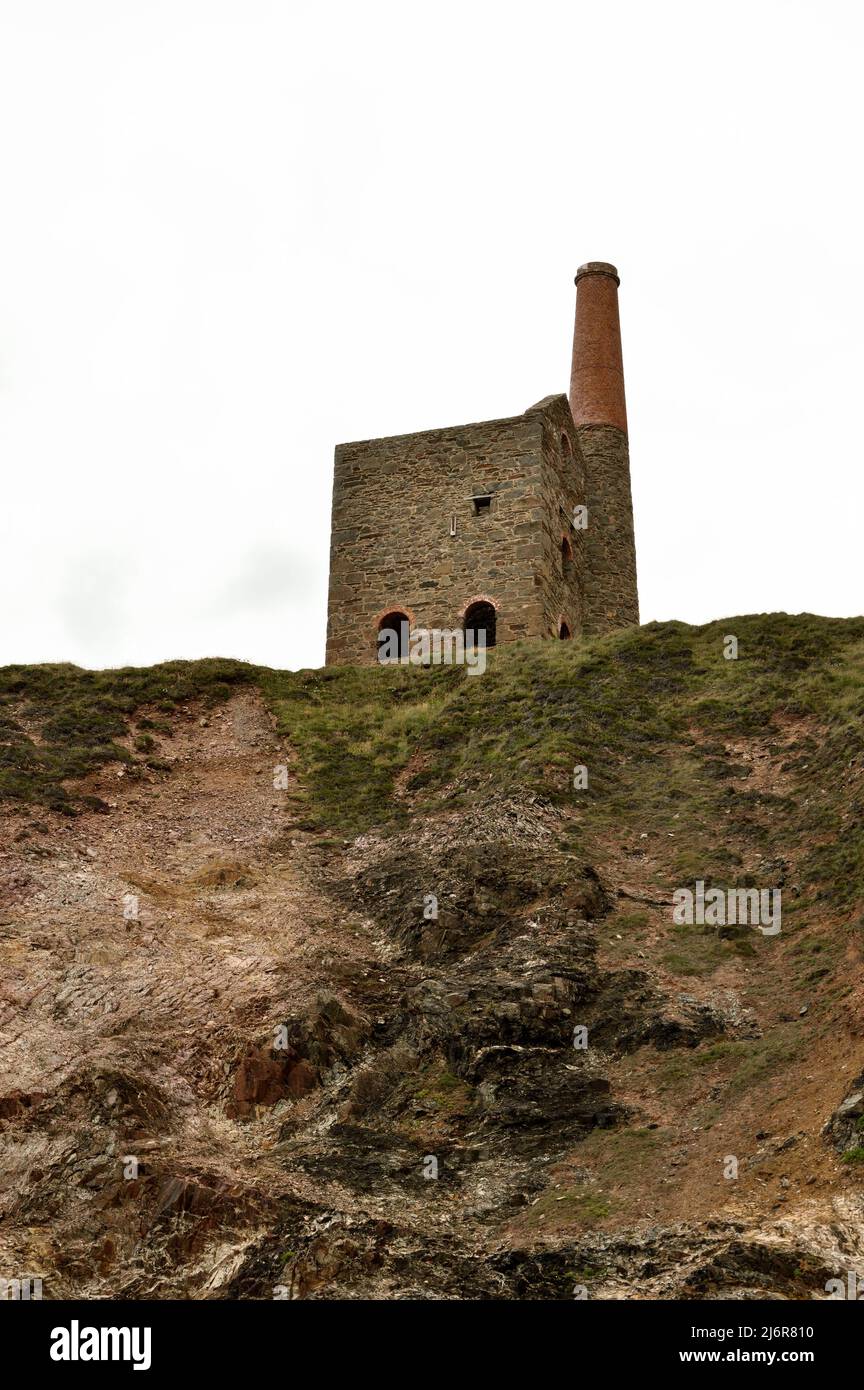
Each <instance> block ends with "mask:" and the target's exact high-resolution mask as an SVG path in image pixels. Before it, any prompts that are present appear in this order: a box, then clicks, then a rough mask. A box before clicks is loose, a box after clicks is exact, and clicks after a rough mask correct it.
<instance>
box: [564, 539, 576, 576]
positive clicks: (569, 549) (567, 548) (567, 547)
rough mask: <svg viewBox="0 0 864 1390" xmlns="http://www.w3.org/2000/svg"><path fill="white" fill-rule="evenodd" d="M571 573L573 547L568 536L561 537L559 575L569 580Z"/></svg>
mask: <svg viewBox="0 0 864 1390" xmlns="http://www.w3.org/2000/svg"><path fill="white" fill-rule="evenodd" d="M572 571H573V546H572V545H571V544H570V537H569V536H562V537H561V573H562V574H563V575H564V578H565V579H569V577H570V575H571V573H572Z"/></svg>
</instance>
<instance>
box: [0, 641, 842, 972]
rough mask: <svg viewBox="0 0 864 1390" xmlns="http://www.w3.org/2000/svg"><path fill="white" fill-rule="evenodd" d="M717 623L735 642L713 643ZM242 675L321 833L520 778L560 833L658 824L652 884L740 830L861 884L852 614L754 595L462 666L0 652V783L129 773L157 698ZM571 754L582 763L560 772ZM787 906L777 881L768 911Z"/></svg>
mask: <svg viewBox="0 0 864 1390" xmlns="http://www.w3.org/2000/svg"><path fill="white" fill-rule="evenodd" d="M729 633H734V635H735V636H736V637H737V639H738V644H739V646H738V659H737V660H725V659H724V656H723V647H724V637H725V636H726V635H727V634H729ZM249 684H254V685H257V686H258V687H259V688H260V689H261V691H262V692H263V695H264V698H265V699H266V701H267V702H268V704H269V706H270V708H271V710H272V712H273V714H274V716H275V719H276V722H277V726H278V729H279V731H280V733H281V734H282V735H283V736H284V737H285V739H286V740H289V741H290V743H291V746H292V748H293V749H294V751H295V753H296V756H297V763H296V767H297V771H298V774H299V780H298V784H297V787H296V789H295V790H292V791H290V792H286V798H288V803H287V804H289V805H290V806H291V807H292V809H293V810H294V812H295V815H296V823H297V824H298V825H300V826H302V827H306V828H308V829H311V830H315V831H318V832H320V833H321V834H324V835H326V834H328V833H329V834H331V835H343V836H344V835H350V834H356V833H358V832H360V831H363V830H366V829H368V828H370V827H372V826H373V825H384V824H387V823H390V824H395V825H398V824H399V823H400V822H404V821H405V819H406V817H407V810H408V807H409V806H410V809H411V813H412V815H416V814H419V815H426V814H430V815H431V814H434V813H435V812H436V811H437V810H439V809H440V808H442V807H445V806H452V805H454V804H455V805H460V804H461V805H465V804H470V803H478V804H484V803H486V802H487V800H488V799H489V798H490V797H491V796H498V795H508V794H518V795H520V796H523V797H524V796H525V795H531V794H534V795H537V796H538V797H540V798H542V799H543V800H544V801H547V802H552V803H554V804H557V805H560V806H562V807H566V808H567V809H568V810H569V811H570V812H572V819H571V821H570V822H569V829H568V838H567V840H565V841H564V843H568V844H569V845H570V846H571V847H572V848H574V849H575V848H577V847H578V846H579V845H580V844H581V845H582V846H584V845H585V842H586V841H587V840H588V838H589V837H590V836H591V835H602V834H603V833H604V831H608V832H610V833H614V834H615V835H616V836H618V837H620V838H621V839H622V840H623V839H626V838H627V837H632V840H633V841H634V842H635V843H636V844H637V845H638V844H639V843H640V842H641V843H642V845H643V847H644V849H645V851H646V852H647V853H649V854H650V853H651V852H652V850H653V849H654V847H655V846H658V847H659V842H661V841H662V846H663V850H664V852H663V855H662V859H663V861H664V865H665V867H663V868H662V870H658V874H659V875H660V876H659V877H658V886H659V885H660V884H663V885H665V886H666V887H668V876H669V869H668V861H670V859H671V862H672V863H673V865H674V872H675V873H676V874H677V875H679V878H680V881H681V882H682V883H686V882H688V881H690V880H692V879H694V878H695V877H697V876H698V877H703V878H705V879H706V880H709V879H710V881H711V882H712V883H713V884H715V885H717V886H730V887H731V886H736V885H737V884H738V883H739V880H740V879H741V877H742V866H741V855H740V848H741V846H742V844H745V845H746V844H747V842H748V841H750V842H751V843H752V845H753V847H754V849H756V850H758V853H759V855H760V856H762V857H765V858H769V857H771V856H773V855H776V856H777V857H778V858H780V857H782V856H783V855H784V854H785V853H787V852H788V850H789V847H790V844H791V845H797V846H798V848H799V850H800V861H801V864H802V866H803V868H802V873H803V882H802V884H801V887H802V890H803V891H805V892H806V893H807V894H808V895H809V896H816V897H818V896H824V897H826V898H829V897H830V901H831V903H832V906H833V907H834V908H836V909H840V910H842V909H844V908H846V907H851V906H852V905H853V904H854V903H855V902H859V901H861V900H862V898H864V790H862V783H861V778H860V774H859V776H858V778H857V781H856V777H855V772H856V769H860V767H861V764H862V759H864V619H849V620H840V619H829V618H819V617H813V616H812V615H808V614H802V615H798V616H795V617H792V616H789V615H786V614H767V615H757V616H751V617H739V618H730V619H726V620H724V621H723V622H722V623H712V624H709V625H707V626H705V627H700V628H697V627H690V626H688V625H687V624H685V623H675V622H673V623H652V624H648V625H647V626H646V627H643V628H638V629H628V630H626V631H624V632H621V633H616V634H614V635H611V636H609V637H604V638H597V639H594V640H591V641H572V642H530V643H529V642H525V643H514V644H512V645H510V646H507V647H501V648H498V649H496V650H495V651H493V652H491V653H490V654H489V661H488V669H487V670H486V672H485V673H484V674H483V675H481V676H471V675H468V674H467V672H466V671H465V669H464V668H462V667H438V668H432V669H431V670H423V669H422V668H416V667H387V668H379V667H369V668H363V669H358V668H352V667H342V668H325V669H322V670H318V671H298V672H284V671H269V670H264V669H261V668H257V667H254V666H249V665H245V664H243V663H240V662H233V661H220V660H209V661H197V662H169V663H167V664H165V665H163V666H157V667H153V668H152V669H149V670H148V669H137V668H136V669H127V670H118V671H103V672H92V671H83V670H80V669H79V668H77V667H73V666H35V667H21V666H18V667H6V668H5V669H3V670H2V671H0V797H2V796H5V797H11V798H17V799H19V800H23V801H29V802H35V803H41V804H43V805H46V806H48V807H51V808H53V809H56V810H60V811H66V812H70V811H74V810H75V809H77V808H78V807H80V805H81V804H82V798H81V797H80V794H79V793H78V792H76V788H75V785H74V784H75V780H76V779H79V778H81V777H83V776H84V775H85V774H86V773H88V772H91V771H93V770H94V769H96V768H98V767H99V766H100V765H101V764H104V763H105V762H107V761H110V760H112V759H120V760H122V761H123V762H124V763H126V764H127V765H128V766H129V770H130V774H134V772H135V770H136V769H141V770H143V769H144V768H150V769H151V770H158V769H159V768H160V767H164V766H166V764H165V763H164V762H161V761H160V760H159V759H158V758H157V757H154V753H158V751H159V750H158V747H154V746H151V745H150V743H149V742H147V741H146V740H148V739H151V738H153V736H154V734H160V733H165V725H166V724H167V725H168V726H169V727H170V724H171V722H172V718H175V719H176V714H177V711H178V710H182V709H188V708H189V707H190V706H193V705H195V704H198V703H201V702H203V704H204V705H205V706H206V705H208V704H213V703H216V702H218V701H220V700H224V699H226V698H227V697H228V696H229V695H230V694H231V693H232V692H233V691H234V690H236V689H237V688H238V687H240V686H243V685H249ZM754 736H758V737H759V738H761V739H763V740H765V741H766V744H767V746H768V748H769V750H770V751H773V752H774V753H775V754H776V755H777V756H778V757H779V755H780V750H781V749H782V752H783V766H784V769H785V776H786V777H787V778H788V787H787V788H786V789H785V791H784V795H783V796H777V795H771V794H768V793H767V792H766V791H765V790H762V789H761V788H760V786H759V785H758V782H757V779H753V784H752V785H750V786H748V784H747V783H748V774H749V773H750V770H751V765H750V764H748V763H747V761H746V758H744V757H743V756H742V752H741V750H740V749H739V747H738V744H739V743H741V744H742V745H743V744H745V743H746V740H748V739H751V738H753V737H754ZM121 741H122V742H121ZM156 742H157V741H156V740H155V739H154V744H156ZM163 751H164V750H163ZM577 764H584V765H585V766H586V767H587V768H588V770H589V784H588V787H587V788H585V789H584V790H580V791H579V792H578V793H577V792H574V791H573V788H572V770H573V768H574V766H576V765H577ZM586 810H590V815H588V816H585V815H584V812H585V811H586ZM732 842H734V844H735V846H736V848H730V844H731V843H732ZM797 905H798V904H796V903H795V902H793V901H791V900H790V901H789V902H788V904H787V903H785V902H784V919H785V917H786V913H787V910H788V912H790V913H791V912H792V911H793V909H794V908H795V907H796V906H797ZM634 915H635V914H634ZM634 926H635V923H634ZM671 950H672V953H673V955H674V956H675V957H676V959H677V958H678V957H680V962H681V964H682V967H685V968H686V970H687V971H689V972H693V973H700V972H701V970H702V969H707V968H709V967H710V966H711V962H712V959H714V960H719V959H720V955H719V950H720V948H718V947H717V945H716V943H713V942H712V941H711V940H710V938H706V939H705V941H704V942H703V941H696V940H694V939H692V938H687V937H685V936H681V937H677V938H676V940H675V943H674V945H673V946H672V948H671ZM670 963H671V962H670ZM815 964H817V963H816V962H814V965H815ZM818 964H820V965H821V962H819V963H818Z"/></svg>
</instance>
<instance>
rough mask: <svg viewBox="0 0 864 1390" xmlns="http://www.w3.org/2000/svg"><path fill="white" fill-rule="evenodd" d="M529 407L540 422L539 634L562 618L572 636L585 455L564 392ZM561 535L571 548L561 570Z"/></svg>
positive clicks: (578, 604) (576, 621) (577, 607)
mask: <svg viewBox="0 0 864 1390" xmlns="http://www.w3.org/2000/svg"><path fill="white" fill-rule="evenodd" d="M533 411H537V412H538V413H539V414H540V418H541V420H542V424H543V475H542V482H541V496H542V500H543V506H542V509H541V511H542V518H543V520H542V522H541V526H542V535H543V554H542V562H541V567H540V578H541V584H540V588H541V592H542V595H543V618H544V632H543V636H549V637H556V638H557V636H558V633H559V629H560V625H561V623H562V622H566V624H567V627H568V628H569V630H570V633H571V636H574V637H575V636H576V635H577V633H579V632H581V630H582V626H583V617H584V567H585V553H584V552H585V546H584V538H585V532H584V530H580V529H577V528H576V527H575V526H574V525H573V515H574V512H575V509H576V507H577V506H579V505H581V504H583V503H584V502H585V500H586V496H585V460H584V458H583V456H582V450H581V448H580V446H579V436H578V433H577V431H576V428H575V426H574V424H573V416H572V415H571V413H570V406H569V403H568V401H567V397H566V396H549V397H547V399H546V400H544V401H541V402H540V403H539V405H537V406H534V407H532V411H531V412H529V414H530V413H533ZM565 440H566V441H567V442H566V444H565V442H564V441H565ZM565 536H566V537H567V539H568V540H569V541H570V545H571V547H572V550H573V561H572V564H571V565H570V566H569V569H568V570H567V572H565V570H564V566H563V562H562V554H561V542H562V539H563V538H564V537H565Z"/></svg>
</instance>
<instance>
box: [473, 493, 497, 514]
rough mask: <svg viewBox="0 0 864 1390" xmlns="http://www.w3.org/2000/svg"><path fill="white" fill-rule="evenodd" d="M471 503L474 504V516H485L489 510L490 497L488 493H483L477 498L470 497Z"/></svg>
mask: <svg viewBox="0 0 864 1390" xmlns="http://www.w3.org/2000/svg"><path fill="white" fill-rule="evenodd" d="M471 501H472V502H473V503H474V515H475V516H485V515H486V513H487V512H488V511H490V510H491V507H492V497H491V495H490V494H489V493H488V492H486V493H483V494H482V495H481V496H479V497H472V498H471Z"/></svg>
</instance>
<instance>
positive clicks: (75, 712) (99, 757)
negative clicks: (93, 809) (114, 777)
mask: <svg viewBox="0 0 864 1390" xmlns="http://www.w3.org/2000/svg"><path fill="white" fill-rule="evenodd" d="M258 677H259V672H258V671H257V669H256V667H254V666H247V665H246V664H245V663H244V662H240V661H222V660H208V661H169V662H166V663H165V664H164V665H162V666H151V667H125V668H123V669H119V670H115V671H84V670H82V669H81V667H80V666H68V665H56V666H4V667H0V798H12V799H16V800H19V801H27V802H35V803H37V804H41V805H43V806H48V807H50V808H51V809H52V810H55V811H62V812H65V813H66V814H73V813H74V812H75V811H76V809H78V808H80V806H81V805H82V804H84V805H87V804H89V803H91V802H92V798H90V799H88V798H83V797H81V796H80V795H76V793H75V792H74V790H72V789H71V788H69V787H67V786H66V785H65V784H66V783H67V782H68V781H73V780H74V779H77V778H80V777H84V776H86V774H87V773H89V772H93V771H95V770H96V769H97V768H98V767H100V766H101V765H102V764H103V763H106V762H111V761H114V760H118V761H121V762H124V763H127V764H129V765H130V767H134V766H135V764H136V759H135V758H134V757H133V754H132V753H131V752H129V750H128V749H126V748H124V747H123V746H121V745H119V744H118V743H117V740H118V739H121V738H123V737H125V736H126V735H128V734H129V720H130V718H131V717H132V716H133V715H134V714H135V713H136V712H137V711H138V710H140V709H142V708H144V707H147V706H151V707H152V708H154V709H157V710H160V711H161V712H162V713H163V714H174V713H176V711H177V710H178V708H180V707H181V706H183V705H187V704H189V702H191V701H196V702H201V703H203V704H204V705H214V704H218V703H220V702H221V701H223V700H226V699H227V698H228V697H229V696H230V695H231V694H232V693H233V692H234V690H236V688H237V687H238V685H243V684H248V683H249V682H251V681H254V680H256V679H258ZM137 724H138V727H139V728H141V729H145V730H146V729H156V730H157V731H159V730H161V731H163V732H164V731H165V728H166V724H165V721H163V720H156V719H150V720H148V719H146V718H144V719H139V720H137ZM167 727H168V728H170V725H168V726H167ZM153 747H155V740H154V739H153V738H152V735H150V734H149V733H145V734H142V735H141V736H139V737H138V738H137V739H136V740H135V748H136V751H137V752H139V753H142V754H144V755H147V754H149V753H150V752H151V751H152V749H153ZM142 761H143V762H144V763H145V764H146V765H148V766H152V760H151V759H149V758H148V757H147V756H145V757H144V758H143V759H142ZM163 766H164V764H163Z"/></svg>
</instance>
